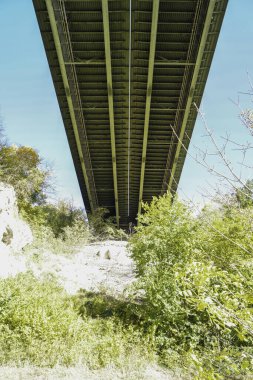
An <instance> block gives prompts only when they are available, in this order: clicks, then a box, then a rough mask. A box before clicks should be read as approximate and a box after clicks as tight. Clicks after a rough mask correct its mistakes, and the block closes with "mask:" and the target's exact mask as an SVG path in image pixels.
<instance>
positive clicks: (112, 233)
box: [89, 207, 127, 240]
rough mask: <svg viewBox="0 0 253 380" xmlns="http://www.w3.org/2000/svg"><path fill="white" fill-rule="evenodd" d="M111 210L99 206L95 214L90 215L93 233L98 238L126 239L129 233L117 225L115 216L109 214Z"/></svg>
mask: <svg viewBox="0 0 253 380" xmlns="http://www.w3.org/2000/svg"><path fill="white" fill-rule="evenodd" d="M108 214H109V211H108V210H107V209H106V208H104V207H99V208H97V209H96V210H95V212H94V213H93V214H90V215H89V224H90V228H91V232H92V235H93V236H94V239H96V240H107V239H115V240H126V239H127V234H126V233H125V232H124V231H123V230H122V229H120V228H117V227H116V223H115V217H112V216H108Z"/></svg>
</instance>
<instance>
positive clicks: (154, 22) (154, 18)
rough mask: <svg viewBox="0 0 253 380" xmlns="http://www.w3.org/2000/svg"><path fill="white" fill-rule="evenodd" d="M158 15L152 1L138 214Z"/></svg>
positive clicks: (143, 170)
mask: <svg viewBox="0 0 253 380" xmlns="http://www.w3.org/2000/svg"><path fill="white" fill-rule="evenodd" d="M158 15H159V0H154V1H153V11H152V24H151V37H150V50H149V65H148V82H147V95H146V108H145V119H144V132H143V146H142V162H141V175H140V190H139V204H138V214H140V213H141V203H142V196H143V186H144V174H145V164H146V153H147V143H148V129H149V117H150V107H151V95H152V86H153V73H154V64H155V50H156V34H157V24H158Z"/></svg>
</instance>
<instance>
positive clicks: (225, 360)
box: [131, 194, 253, 379]
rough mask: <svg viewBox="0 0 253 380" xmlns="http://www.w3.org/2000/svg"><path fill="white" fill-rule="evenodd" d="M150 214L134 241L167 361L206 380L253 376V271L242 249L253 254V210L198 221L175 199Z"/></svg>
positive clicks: (150, 315)
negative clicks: (174, 353)
mask: <svg viewBox="0 0 253 380" xmlns="http://www.w3.org/2000/svg"><path fill="white" fill-rule="evenodd" d="M144 209H145V213H144V214H142V215H141V216H140V218H139V221H140V225H139V227H137V233H136V234H135V235H134V236H133V237H132V239H131V248H132V257H133V258H134V260H135V263H136V271H137V276H138V279H139V281H138V282H137V284H136V291H137V292H138V293H140V291H141V292H142V293H141V294H143V309H142V317H143V318H144V319H145V321H146V323H147V324H148V325H149V326H151V327H152V330H153V334H154V336H155V337H156V341H157V345H158V351H159V352H160V355H161V357H162V358H163V361H164V362H165V363H167V365H169V364H170V363H171V359H170V358H171V356H173V355H171V351H174V352H176V355H174V356H173V357H174V358H175V357H177V358H180V359H178V361H180V360H181V361H183V364H182V362H181V363H180V365H185V366H188V367H189V366H190V367H191V368H192V370H193V373H195V375H196V374H198V376H200V377H199V378H203V379H204V378H206V379H216V378H221V379H223V378H227V377H228V376H234V375H246V374H247V373H251V374H252V373H253V356H252V353H251V351H252V345H253V339H252V338H253V320H252V296H251V293H252V288H253V278H252V264H251V260H249V258H250V257H251V256H249V253H247V252H245V251H244V250H243V249H242V247H245V249H246V251H248V250H250V247H252V246H253V244H252V243H253V241H252V240H253V238H252V230H251V229H252V222H251V221H252V209H248V210H242V211H241V212H238V210H234V211H233V210H230V213H229V214H228V213H227V211H224V210H223V209H221V210H216V211H210V212H208V211H205V212H204V213H203V214H202V215H200V216H199V217H194V216H193V215H192V214H191V212H190V210H189V208H188V207H187V206H186V205H184V204H183V203H181V202H179V201H178V200H177V199H175V200H174V201H173V203H172V201H171V197H170V195H168V194H167V195H165V196H163V197H161V198H159V199H157V198H154V199H153V201H152V202H151V204H150V205H144ZM249 252H250V251H249ZM177 355H179V356H177ZM178 363H179V362H178Z"/></svg>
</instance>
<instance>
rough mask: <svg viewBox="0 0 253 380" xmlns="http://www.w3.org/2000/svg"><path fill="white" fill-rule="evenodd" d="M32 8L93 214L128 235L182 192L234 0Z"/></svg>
mask: <svg viewBox="0 0 253 380" xmlns="http://www.w3.org/2000/svg"><path fill="white" fill-rule="evenodd" d="M33 2H34V7H35V11H36V15H37V18H38V22H39V27H40V30H41V34H42V38H43V42H44V46H45V50H46V54H47V58H48V62H49V66H50V70H51V73H52V77H53V81H54V86H55V90H56V94H57V97H58V101H59V105H60V109H61V113H62V117H63V121H64V125H65V129H66V133H67V137H68V141H69V145H70V149H71V152H72V157H73V160H74V164H75V169H76V173H77V176H78V180H79V184H80V188H81V191H82V195H83V199H84V203H85V207H86V209H87V211H93V210H94V209H96V207H98V206H104V207H106V208H108V209H109V210H110V212H111V214H112V215H115V216H116V218H117V222H118V223H119V224H120V225H121V226H123V227H124V226H126V225H127V224H128V223H129V222H130V221H133V222H134V221H135V218H136V216H137V214H138V212H140V211H141V200H143V201H148V202H149V201H150V200H151V199H152V196H154V195H160V194H163V193H164V192H166V191H167V190H168V189H169V190H170V191H176V189H177V184H178V181H179V179H180V175H181V171H182V168H183V164H184V160H185V156H186V150H185V148H187V147H188V145H189V142H190V139H191V135H192V131H193V127H194V123H195V119H196V110H195V107H194V104H193V103H196V104H197V105H199V104H200V101H201V97H202V94H203V91H204V86H205V83H206V80H207V76H208V72H209V68H210V64H211V61H212V57H213V53H214V50H215V46H216V42H217V39H218V35H219V31H220V28H221V24H222V20H223V17H224V13H225V9H226V5H227V0H218V1H216V0H210V1H209V0H187V1H186V0H160V1H159V0H153V1H152V0H132V1H129V0H127V1H125V0H99V1H96V0H94V1H91V0H76V1H71V0H33ZM174 131H175V132H176V133H174ZM178 137H179V138H178Z"/></svg>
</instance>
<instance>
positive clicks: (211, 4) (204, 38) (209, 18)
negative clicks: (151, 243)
mask: <svg viewBox="0 0 253 380" xmlns="http://www.w3.org/2000/svg"><path fill="white" fill-rule="evenodd" d="M215 4H216V0H210V1H209V5H208V9H207V14H206V19H205V24H204V28H203V32H202V36H201V40H200V45H199V51H198V55H197V59H196V64H195V68H194V72H193V76H192V81H191V86H190V91H189V96H188V99H187V103H186V107H185V112H184V117H183V122H182V126H181V129H180V134H179V138H178V143H177V148H176V153H175V158H174V161H173V165H172V169H171V172H170V179H169V183H168V191H171V187H172V183H173V181H175V178H174V176H175V171H176V167H177V162H178V158H179V155H180V151H181V147H182V141H183V137H184V134H185V129H186V126H187V122H188V117H189V114H190V111H191V107H192V106H193V104H192V100H193V97H194V91H195V86H196V83H197V79H198V74H199V70H200V67H201V62H202V59H203V55H204V50H205V45H206V41H207V37H208V32H209V29H210V25H211V22H212V17H213V12H214V9H215ZM165 175H166V173H165Z"/></svg>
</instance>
